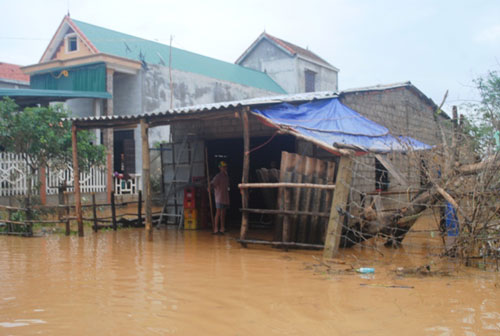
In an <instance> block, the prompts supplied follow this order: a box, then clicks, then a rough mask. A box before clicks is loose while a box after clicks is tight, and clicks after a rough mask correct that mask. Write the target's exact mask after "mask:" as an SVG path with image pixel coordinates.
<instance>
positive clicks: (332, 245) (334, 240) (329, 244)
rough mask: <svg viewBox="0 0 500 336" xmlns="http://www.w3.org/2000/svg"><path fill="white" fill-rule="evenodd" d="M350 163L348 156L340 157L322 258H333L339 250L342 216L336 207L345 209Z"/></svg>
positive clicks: (350, 171)
mask: <svg viewBox="0 0 500 336" xmlns="http://www.w3.org/2000/svg"><path fill="white" fill-rule="evenodd" d="M352 165H353V160H352V158H351V157H350V156H347V155H343V156H341V157H340V163H339V170H338V173H337V179H336V181H335V192H334V194H333V200H332V208H331V209H330V218H329V220H328V228H327V231H326V238H325V249H324V251H323V257H324V258H333V257H334V256H335V255H336V254H337V252H338V250H339V245H340V236H341V234H342V223H343V216H342V215H340V213H339V212H338V211H337V209H338V208H340V209H342V210H345V208H346V205H347V198H348V196H349V189H350V187H351V180H352Z"/></svg>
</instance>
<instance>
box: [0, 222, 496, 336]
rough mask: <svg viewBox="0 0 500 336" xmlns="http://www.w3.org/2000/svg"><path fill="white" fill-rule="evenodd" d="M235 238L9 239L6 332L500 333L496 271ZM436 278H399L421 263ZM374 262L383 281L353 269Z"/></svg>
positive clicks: (419, 255) (1, 245)
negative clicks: (332, 254)
mask: <svg viewBox="0 0 500 336" xmlns="http://www.w3.org/2000/svg"><path fill="white" fill-rule="evenodd" d="M236 235H237V233H236V232H233V235H232V236H231V235H225V236H213V235H211V234H210V233H209V232H203V231H199V232H193V231H178V230H175V229H168V230H160V231H158V230H155V232H154V241H153V242H152V243H149V242H147V241H146V239H145V234H144V230H141V229H124V230H119V231H118V232H112V231H108V232H99V233H97V234H94V233H92V232H91V231H88V232H86V236H85V237H84V238H78V237H76V236H71V237H65V236H62V235H50V236H46V237H42V238H18V237H6V236H1V237H0V335H169V334H177V335H329V336H331V335H499V334H500V295H499V291H500V282H499V277H498V274H497V273H494V272H486V271H479V270H475V269H465V268H463V267H460V266H458V265H455V264H453V263H450V262H446V263H444V262H443V261H441V259H439V258H438V257H432V256H429V255H428V254H427V252H425V251H428V248H429V246H427V244H428V243H427V240H425V239H420V240H419V239H413V241H412V240H411V239H409V241H410V242H413V245H412V244H409V245H408V246H407V247H405V248H403V249H399V250H392V249H385V248H384V247H378V248H377V249H378V250H377V251H376V250H374V249H373V245H370V244H367V246H366V247H357V248H354V249H345V250H343V251H342V254H341V256H340V257H339V258H338V259H336V260H335V261H334V262H332V263H322V262H321V258H320V257H321V252H319V251H303V250H301V251H289V252H284V251H281V250H276V249H272V248H267V247H261V246H258V247H257V246H250V247H249V248H248V249H243V248H241V247H240V246H239V244H237V243H236V242H235V240H234V239H233V237H234V236H236ZM424 263H425V264H429V265H431V267H432V269H433V270H434V269H435V270H439V272H436V274H434V275H427V276H423V275H420V276H419V275H418V274H410V273H408V274H404V275H403V276H401V275H398V274H396V273H395V272H394V270H395V269H397V268H398V267H404V268H405V269H412V268H415V267H418V266H421V265H423V264H424ZM361 266H370V267H374V268H375V273H374V274H373V275H361V274H358V273H355V272H352V271H351V267H361Z"/></svg>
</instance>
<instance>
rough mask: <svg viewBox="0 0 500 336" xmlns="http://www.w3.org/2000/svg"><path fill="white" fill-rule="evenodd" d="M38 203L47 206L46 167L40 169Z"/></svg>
mask: <svg viewBox="0 0 500 336" xmlns="http://www.w3.org/2000/svg"><path fill="white" fill-rule="evenodd" d="M40 203H41V204H42V205H46V204H47V170H46V167H45V166H43V167H40Z"/></svg>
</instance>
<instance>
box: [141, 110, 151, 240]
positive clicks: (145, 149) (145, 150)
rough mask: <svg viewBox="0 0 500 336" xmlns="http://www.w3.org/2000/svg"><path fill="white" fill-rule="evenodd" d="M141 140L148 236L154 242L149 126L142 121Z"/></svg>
mask: <svg viewBox="0 0 500 336" xmlns="http://www.w3.org/2000/svg"><path fill="white" fill-rule="evenodd" d="M141 140H142V182H143V191H144V192H145V194H146V195H145V197H146V202H145V208H146V236H147V240H148V241H153V226H152V222H153V215H152V213H151V211H152V209H151V206H152V195H151V176H150V168H149V166H150V162H149V142H148V124H147V123H146V120H144V119H141Z"/></svg>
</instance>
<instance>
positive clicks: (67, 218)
mask: <svg viewBox="0 0 500 336" xmlns="http://www.w3.org/2000/svg"><path fill="white" fill-rule="evenodd" d="M64 203H65V205H66V231H65V232H64V234H65V235H66V236H69V235H70V234H71V226H70V221H69V215H70V211H71V210H70V207H69V195H68V194H66V199H65V201H64Z"/></svg>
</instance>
